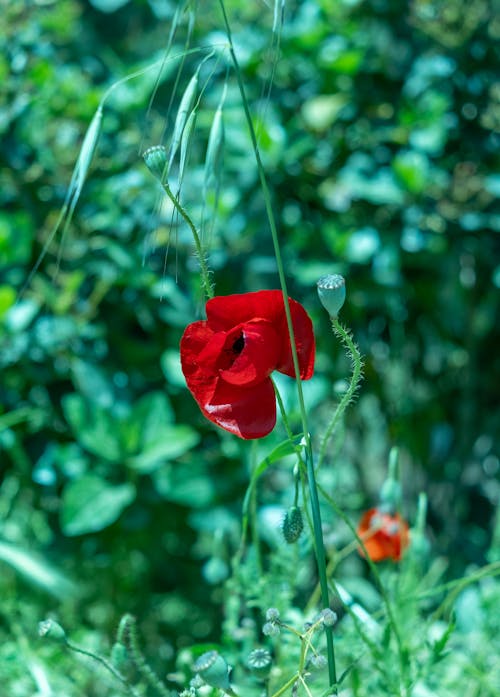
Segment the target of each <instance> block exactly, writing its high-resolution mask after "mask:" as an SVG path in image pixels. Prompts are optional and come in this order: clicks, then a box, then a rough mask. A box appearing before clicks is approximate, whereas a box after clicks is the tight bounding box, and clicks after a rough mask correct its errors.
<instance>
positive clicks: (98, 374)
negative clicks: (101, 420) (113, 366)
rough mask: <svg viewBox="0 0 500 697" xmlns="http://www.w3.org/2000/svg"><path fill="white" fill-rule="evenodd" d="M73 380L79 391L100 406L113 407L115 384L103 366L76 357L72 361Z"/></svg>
mask: <svg viewBox="0 0 500 697" xmlns="http://www.w3.org/2000/svg"><path fill="white" fill-rule="evenodd" d="M71 369H72V372H73V381H74V383H75V387H77V388H78V391H79V392H80V393H81V394H82V395H83V396H84V397H86V398H87V399H89V400H90V401H92V402H95V404H97V405H98V406H100V407H111V406H112V405H113V403H114V401H115V398H114V391H113V386H112V385H111V384H110V382H109V380H108V378H107V377H106V375H105V373H104V371H103V370H102V368H101V367H99V366H97V365H95V364H93V363H89V362H87V361H83V360H81V359H79V358H75V359H74V360H73V361H72V363H71Z"/></svg>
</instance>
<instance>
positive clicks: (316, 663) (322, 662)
mask: <svg viewBox="0 0 500 697" xmlns="http://www.w3.org/2000/svg"><path fill="white" fill-rule="evenodd" d="M327 663H328V661H327V660H326V658H325V657H324V656H323V654H321V653H318V654H316V655H315V656H311V658H310V659H309V665H310V667H311V668H314V669H315V670H321V669H322V668H324V667H325V666H326V665H327Z"/></svg>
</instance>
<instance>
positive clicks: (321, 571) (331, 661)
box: [219, 0, 338, 694]
mask: <svg viewBox="0 0 500 697" xmlns="http://www.w3.org/2000/svg"><path fill="white" fill-rule="evenodd" d="M219 3H220V7H221V11H222V16H223V20H224V25H225V29H226V34H227V38H228V44H229V53H230V56H231V60H232V62H233V65H234V69H235V73H236V79H237V81H238V88H239V91H240V95H241V99H242V103H243V109H244V111H245V117H246V121H247V125H248V129H249V132H250V138H251V141H252V146H253V151H254V154H255V159H256V163H257V170H258V173H259V179H260V183H261V186H262V192H263V196H264V203H265V207H266V213H267V217H268V221H269V226H270V229H271V237H272V241H273V247H274V254H275V258H276V265H277V270H278V276H279V280H280V285H281V290H282V292H283V301H284V308H285V315H286V320H287V326H288V333H289V336H290V344H291V348H292V357H293V364H294V368H295V377H296V384H297V396H298V401H299V408H300V413H301V419H302V427H303V433H304V440H305V453H306V468H307V480H308V485H309V494H310V502H311V511H312V517H313V532H314V548H315V552H316V561H317V566H318V575H319V579H320V587H321V598H322V603H323V607H329V606H330V598H329V590H328V581H327V577H326V558H325V546H324V541H323V533H322V527H321V511H320V506H319V497H318V489H317V486H316V478H315V473H314V463H313V453H312V445H311V436H310V433H309V429H308V425H307V412H306V408H305V402H304V394H303V390H302V381H301V378H300V366H299V359H298V355H297V347H296V344H295V336H294V331H293V323H292V315H291V312H290V305H289V302H288V290H287V285H286V279H285V271H284V267H283V261H282V258H281V250H280V245H279V240H278V231H277V226H276V221H275V217H274V211H273V206H272V202H271V194H270V191H269V187H268V185H267V180H266V174H265V170H264V166H263V164H262V160H261V157H260V151H259V146H258V143H257V136H256V133H255V128H254V125H253V121H252V116H251V113H250V108H249V105H248V100H247V98H246V93H245V87H244V84H243V79H242V76H241V70H240V67H239V63H238V59H237V57H236V53H235V51H234V44H233V40H232V34H231V27H230V25H229V20H228V17H227V13H226V8H225V6H224V0H219ZM325 631H326V641H327V656H328V676H329V681H330V686H331V688H332V690H333V693H334V694H338V691H337V673H336V667H335V653H334V646H333V634H332V629H331V627H326V628H325Z"/></svg>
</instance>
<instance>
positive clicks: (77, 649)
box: [66, 640, 139, 697]
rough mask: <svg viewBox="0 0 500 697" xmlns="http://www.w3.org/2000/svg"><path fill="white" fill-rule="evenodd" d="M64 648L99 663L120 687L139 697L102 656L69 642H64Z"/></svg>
mask: <svg viewBox="0 0 500 697" xmlns="http://www.w3.org/2000/svg"><path fill="white" fill-rule="evenodd" d="M66 646H67V648H68V649H70V651H73V652H74V653H80V654H82V656H87V657H88V658H92V659H93V660H94V661H97V663H100V664H101V665H102V666H104V667H105V668H106V670H108V671H109V672H110V673H111V674H112V675H113V676H114V677H115V678H116V679H117V680H119V681H120V682H121V683H122V685H123V686H124V687H125V689H126V690H127V692H129V693H130V694H131V695H134V697H139V693H138V692H137V691H136V690H135V689H134V688H133V687H132V685H130V684H129V683H128V682H127V680H126V678H124V677H123V675H122V674H121V673H119V672H118V671H117V670H116V668H114V667H113V666H112V665H111V663H109V662H108V661H106V659H105V658H103V657H102V656H99V654H97V653H92V651H86V650H85V649H82V648H80V647H79V646H76V644H73V643H71V642H70V641H67V640H66Z"/></svg>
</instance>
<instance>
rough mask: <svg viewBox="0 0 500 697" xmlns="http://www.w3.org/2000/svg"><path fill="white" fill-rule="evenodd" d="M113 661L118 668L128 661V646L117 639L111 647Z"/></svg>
mask: <svg viewBox="0 0 500 697" xmlns="http://www.w3.org/2000/svg"><path fill="white" fill-rule="evenodd" d="M111 663H112V664H113V665H114V667H115V668H118V670H120V669H121V668H123V667H124V666H126V665H127V663H128V653H127V647H126V646H125V645H124V644H122V643H121V642H120V641H116V642H115V643H114V644H113V646H112V648H111Z"/></svg>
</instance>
